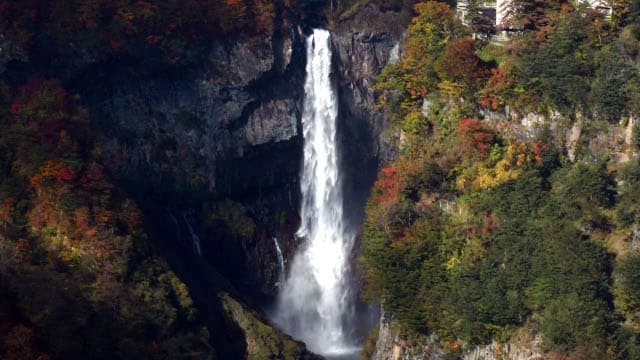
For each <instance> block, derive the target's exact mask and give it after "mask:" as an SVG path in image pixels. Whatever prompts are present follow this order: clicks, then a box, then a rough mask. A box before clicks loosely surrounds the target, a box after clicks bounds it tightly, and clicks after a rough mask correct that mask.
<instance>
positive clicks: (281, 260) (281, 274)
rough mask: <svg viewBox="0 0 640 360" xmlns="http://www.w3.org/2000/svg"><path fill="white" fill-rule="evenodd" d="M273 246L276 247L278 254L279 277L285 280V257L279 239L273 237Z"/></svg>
mask: <svg viewBox="0 0 640 360" xmlns="http://www.w3.org/2000/svg"><path fill="white" fill-rule="evenodd" d="M273 244H274V245H275V246H276V253H277V254H278V266H279V269H278V270H279V272H278V277H280V278H283V277H284V255H282V249H281V248H280V243H279V242H278V238H277V237H275V236H274V237H273Z"/></svg>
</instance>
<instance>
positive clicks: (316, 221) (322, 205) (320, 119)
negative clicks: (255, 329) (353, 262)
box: [275, 29, 358, 355]
mask: <svg viewBox="0 0 640 360" xmlns="http://www.w3.org/2000/svg"><path fill="white" fill-rule="evenodd" d="M306 71H307V75H306V76H307V78H306V81H305V85H304V90H305V101H304V111H303V114H302V127H303V136H304V165H303V170H302V179H301V188H302V189H301V190H302V208H301V217H302V223H301V225H300V229H298V233H297V236H298V237H299V238H301V239H303V241H304V244H303V245H302V246H301V249H300V250H299V252H298V253H297V254H296V255H295V257H294V259H293V262H292V264H291V268H290V272H289V276H288V277H287V279H286V281H285V283H284V286H283V287H282V289H281V291H280V294H279V296H278V304H277V310H276V315H275V321H276V322H277V323H278V324H279V325H280V326H282V327H283V328H284V329H285V330H286V331H287V332H288V333H290V334H291V335H293V336H294V337H296V338H299V339H301V340H302V341H304V342H305V343H306V344H307V346H308V347H309V349H311V350H312V351H314V352H316V353H320V354H324V355H340V354H346V353H356V352H357V351H358V349H357V348H356V347H354V346H352V345H351V344H350V343H349V341H348V339H347V338H348V336H347V334H346V331H345V329H344V328H343V322H344V318H345V316H347V314H348V313H349V311H350V309H351V304H350V298H349V294H348V288H347V286H346V284H345V275H346V270H347V254H348V253H349V251H350V249H351V243H352V236H350V235H348V234H347V232H346V230H345V226H344V222H343V198H342V192H341V189H340V176H339V174H338V156H337V149H336V116H337V114H338V105H337V98H336V94H335V92H334V89H333V87H332V86H331V80H330V73H331V48H330V41H329V32H328V31H326V30H317V29H316V30H314V31H313V34H312V35H311V36H309V38H308V39H307V66H306Z"/></svg>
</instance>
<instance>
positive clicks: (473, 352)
mask: <svg viewBox="0 0 640 360" xmlns="http://www.w3.org/2000/svg"><path fill="white" fill-rule="evenodd" d="M540 345H541V339H540V337H527V336H520V337H519V338H518V339H517V342H514V343H507V344H499V343H497V342H492V343H491V344H487V345H483V346H476V347H471V348H465V349H463V346H461V345H456V346H453V347H452V348H451V349H449V352H447V351H445V350H444V349H443V348H442V347H441V345H440V343H439V342H438V341H437V339H436V337H435V336H434V335H431V336H428V337H423V338H420V339H413V340H407V339H406V338H404V337H403V336H402V335H401V329H400V328H399V326H398V324H397V323H396V322H395V321H394V320H393V317H392V316H391V315H388V314H386V315H383V316H382V317H381V319H380V324H379V328H378V339H377V341H376V347H375V351H374V353H373V356H372V357H371V360H442V359H451V358H459V359H464V360H500V359H512V360H533V359H542V357H543V356H542V352H541V350H540Z"/></svg>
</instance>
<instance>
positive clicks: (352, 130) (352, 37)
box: [332, 4, 408, 228]
mask: <svg viewBox="0 0 640 360" xmlns="http://www.w3.org/2000/svg"><path fill="white" fill-rule="evenodd" d="M407 21H408V19H406V18H405V17H404V16H403V15H401V14H400V13H397V12H393V11H388V12H382V11H380V10H379V9H378V8H377V7H376V6H374V5H372V4H368V5H364V6H361V7H360V8H359V9H358V11H357V12H355V13H354V14H353V15H351V16H350V17H348V18H345V19H341V20H340V21H339V22H337V23H336V24H335V27H334V29H332V41H333V46H334V64H335V67H336V74H335V77H336V82H337V86H338V91H339V101H340V114H339V119H338V122H339V123H338V125H339V127H338V134H339V136H340V139H339V143H340V146H341V149H340V150H341V155H342V169H343V174H345V175H344V176H345V196H346V199H347V201H346V203H347V204H353V205H354V206H353V207H352V208H351V209H347V213H349V214H352V218H353V219H352V220H353V225H354V227H355V228H357V227H359V225H360V220H361V217H362V211H363V205H364V203H365V201H366V198H367V196H368V195H369V190H370V188H371V185H372V183H373V180H375V175H376V171H377V167H378V165H379V164H380V163H382V162H383V161H384V160H386V159H390V158H392V157H393V156H394V152H395V146H394V144H393V141H392V139H393V137H391V136H388V135H389V134H385V130H387V129H388V127H389V120H388V116H387V114H385V113H384V112H383V111H381V110H380V109H377V108H376V96H375V95H376V94H375V93H374V91H373V89H372V86H373V84H375V79H376V76H377V75H378V74H379V73H380V72H381V71H382V69H384V67H385V66H386V65H387V64H388V63H389V62H390V61H394V59H397V56H398V51H399V50H398V49H399V44H400V41H401V38H402V34H403V30H404V28H405V27H406V24H407Z"/></svg>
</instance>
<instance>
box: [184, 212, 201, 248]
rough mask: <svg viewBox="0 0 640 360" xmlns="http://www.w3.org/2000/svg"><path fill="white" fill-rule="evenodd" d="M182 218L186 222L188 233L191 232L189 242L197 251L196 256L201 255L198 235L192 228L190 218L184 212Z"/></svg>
mask: <svg viewBox="0 0 640 360" xmlns="http://www.w3.org/2000/svg"><path fill="white" fill-rule="evenodd" d="M182 219H183V220H184V223H185V224H187V229H188V230H189V234H191V242H192V243H193V248H194V250H195V251H196V253H198V256H202V250H201V248H200V237H199V236H198V234H197V233H196V232H195V230H193V226H192V225H191V220H190V218H189V217H188V216H187V215H186V214H182Z"/></svg>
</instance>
